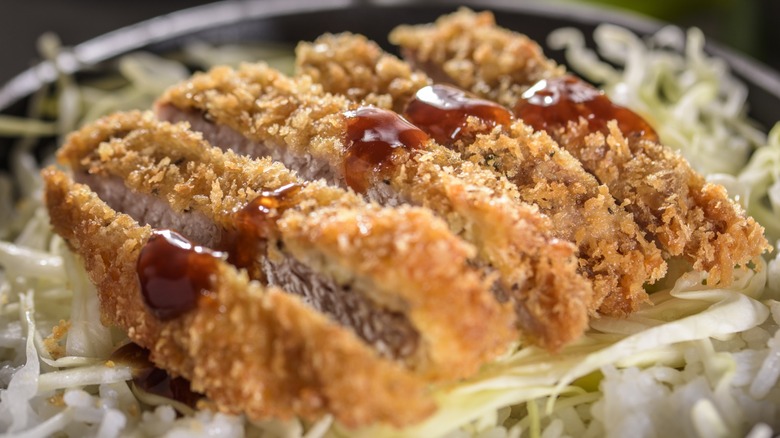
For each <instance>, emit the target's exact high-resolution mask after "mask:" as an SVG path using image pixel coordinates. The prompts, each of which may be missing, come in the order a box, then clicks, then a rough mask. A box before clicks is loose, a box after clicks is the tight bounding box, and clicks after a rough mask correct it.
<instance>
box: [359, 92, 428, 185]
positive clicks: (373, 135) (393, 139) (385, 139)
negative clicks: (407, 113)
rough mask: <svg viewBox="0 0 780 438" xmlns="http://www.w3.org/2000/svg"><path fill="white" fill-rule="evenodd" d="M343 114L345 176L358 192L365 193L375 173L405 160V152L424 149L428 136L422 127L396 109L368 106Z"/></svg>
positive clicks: (379, 172)
mask: <svg viewBox="0 0 780 438" xmlns="http://www.w3.org/2000/svg"><path fill="white" fill-rule="evenodd" d="M344 116H345V117H346V119H347V130H346V138H345V142H344V143H345V146H346V151H345V156H344V179H345V181H346V183H347V185H348V186H349V187H351V188H352V189H353V190H355V191H356V192H359V193H365V191H366V190H367V189H368V187H369V185H370V182H371V181H372V179H373V178H374V177H375V175H377V174H381V173H382V172H384V171H386V170H387V169H388V168H390V166H392V165H393V163H395V162H397V161H398V160H400V159H402V157H403V154H404V152H405V153H409V152H411V151H413V150H415V149H422V148H424V146H425V142H426V141H428V139H429V137H428V135H427V134H426V133H425V132H423V131H422V130H420V128H418V127H416V126H414V125H413V124H411V123H409V122H408V121H407V120H405V119H404V118H403V117H401V116H399V115H398V114H396V113H395V112H393V111H388V110H384V109H380V108H376V107H372V106H365V107H361V108H358V109H357V110H354V111H348V112H346V113H344Z"/></svg>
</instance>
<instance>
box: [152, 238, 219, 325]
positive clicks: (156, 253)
mask: <svg viewBox="0 0 780 438" xmlns="http://www.w3.org/2000/svg"><path fill="white" fill-rule="evenodd" d="M222 256H223V254H222V253H219V252H215V251H211V250H209V249H208V248H204V247H201V246H197V245H193V244H192V243H190V241H188V240H187V239H185V238H184V237H183V236H182V235H180V234H178V233H176V232H174V231H171V230H154V232H153V233H152V236H151V237H150V238H149V240H148V241H147V242H146V245H144V247H143V248H142V249H141V254H140V256H139V257H138V264H137V272H138V279H139V280H140V283H141V294H142V295H143V297H144V301H145V302H146V305H147V306H148V307H149V309H150V310H151V312H152V314H154V315H155V316H156V317H158V318H160V319H161V320H168V319H172V318H175V317H177V316H180V315H182V314H184V313H186V312H187V311H189V310H191V309H193V308H195V306H196V305H197V302H198V298H199V297H200V296H201V295H205V294H208V291H209V290H210V289H211V288H212V279H211V275H212V274H213V273H214V271H215V270H216V261H217V259H219V258H221V257H222Z"/></svg>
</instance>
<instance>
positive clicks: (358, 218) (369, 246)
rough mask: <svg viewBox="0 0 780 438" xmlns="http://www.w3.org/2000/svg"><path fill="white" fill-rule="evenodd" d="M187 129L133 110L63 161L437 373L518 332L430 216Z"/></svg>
mask: <svg viewBox="0 0 780 438" xmlns="http://www.w3.org/2000/svg"><path fill="white" fill-rule="evenodd" d="M187 128H188V127H187V125H186V124H178V125H174V124H170V123H166V122H160V121H158V120H157V119H155V118H154V117H153V116H152V114H151V113H139V112H133V113H121V114H117V115H114V116H109V117H107V118H104V119H102V120H99V121H97V122H95V123H93V124H91V125H88V126H86V127H85V128H83V129H81V130H80V131H78V132H76V133H74V134H72V135H71V136H70V137H69V139H68V142H67V143H66V145H65V146H63V148H62V149H61V150H60V152H59V159H60V160H61V161H62V162H64V163H66V164H68V165H69V166H71V168H72V169H73V171H74V174H75V178H76V179H77V180H80V181H83V182H85V183H87V184H88V185H89V186H90V187H92V189H93V190H94V191H95V192H97V193H98V194H99V195H100V196H101V197H102V199H104V200H105V201H106V202H107V203H108V204H109V205H111V206H112V207H113V208H114V209H116V210H118V211H122V212H126V213H127V214H129V215H130V216H132V217H133V218H134V219H136V220H137V221H139V222H142V223H148V224H150V225H152V226H154V227H157V228H162V227H165V228H173V229H175V230H177V231H179V232H180V233H181V234H182V235H184V237H186V238H188V239H191V240H192V241H193V242H194V243H196V244H199V245H204V246H208V247H210V248H215V249H218V250H221V251H225V252H227V253H228V255H229V258H228V261H230V262H232V263H234V264H235V265H237V266H239V267H245V268H247V270H248V272H249V276H250V278H252V279H257V280H260V281H262V282H266V283H270V284H273V285H278V286H280V287H282V288H283V289H285V290H287V291H289V292H291V293H295V294H298V295H300V296H302V297H303V299H304V301H305V302H307V303H309V304H310V305H311V306H312V307H313V308H315V309H317V310H319V311H321V312H323V313H325V314H327V315H328V316H329V317H331V318H332V319H333V320H334V321H336V322H338V323H340V324H342V325H344V326H347V327H349V328H350V329H352V330H353V331H354V332H355V333H356V334H357V335H358V336H359V337H360V338H362V339H363V340H364V341H365V342H367V343H368V344H370V345H371V346H372V347H373V348H375V349H376V351H377V352H378V353H379V354H380V355H382V356H383V357H387V358H390V359H394V360H399V361H402V362H403V363H405V364H406V366H407V367H408V368H409V369H411V370H413V371H414V372H416V373H419V374H420V375H421V376H423V377H425V378H427V379H432V380H438V379H455V378H461V377H464V376H468V375H469V374H472V373H474V372H475V371H476V370H477V369H478V367H479V366H480V365H481V364H482V363H484V362H486V361H489V360H491V359H493V358H494V357H495V356H497V355H498V354H501V353H503V352H505V351H506V350H507V348H508V346H509V344H510V343H511V342H512V340H513V339H515V338H516V334H515V332H514V330H513V322H514V314H513V313H512V311H511V308H510V307H509V306H508V305H502V304H500V303H498V301H497V300H496V299H495V297H494V296H493V294H492V293H491V290H490V284H489V283H488V282H487V281H485V280H484V279H483V277H484V275H483V274H482V273H481V272H480V271H478V270H477V269H475V268H474V267H472V266H471V265H470V262H469V260H470V258H471V257H472V256H473V253H474V250H473V248H472V247H471V246H470V245H468V244H466V243H465V242H463V241H462V240H461V239H459V238H457V237H456V236H454V235H452V233H451V232H450V231H449V229H448V228H447V226H446V224H445V223H444V222H443V221H441V220H439V219H438V218H436V217H435V216H433V215H432V214H431V213H430V212H428V211H427V210H424V209H421V208H417V207H402V208H382V207H379V206H378V205H376V204H370V203H367V202H365V201H364V200H363V199H362V198H361V197H359V196H357V195H355V194H354V193H350V192H347V191H344V190H341V189H338V188H335V187H327V186H325V185H324V184H322V183H321V182H313V183H308V182H305V181H301V180H299V179H298V178H297V177H296V176H295V174H294V173H292V172H290V171H289V170H287V169H286V168H284V166H282V165H281V164H279V163H271V162H270V161H269V160H268V159H264V160H253V159H250V158H249V157H243V156H237V155H235V154H234V153H232V152H227V153H225V152H222V151H221V150H219V149H217V148H213V147H211V146H210V145H209V144H208V143H207V142H205V141H204V140H203V139H202V137H201V136H200V134H196V133H193V132H191V131H189V130H188V129H187ZM192 218H197V219H196V220H192ZM194 223H196V224H198V226H197V227H196V226H192V225H188V224H194Z"/></svg>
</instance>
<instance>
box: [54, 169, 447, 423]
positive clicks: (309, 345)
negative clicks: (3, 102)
mask: <svg viewBox="0 0 780 438" xmlns="http://www.w3.org/2000/svg"><path fill="white" fill-rule="evenodd" d="M43 176H44V181H45V193H46V205H47V207H48V209H49V212H50V214H51V222H52V225H53V227H54V230H55V231H56V232H57V233H58V234H59V235H60V236H62V237H63V238H64V239H65V241H66V242H67V243H68V245H69V246H70V248H71V249H72V250H73V251H75V252H76V253H77V254H78V255H79V256H80V257H81V258H82V259H83V260H84V264H85V266H86V269H87V271H88V273H89V276H90V278H91V280H92V281H93V282H94V283H95V285H96V286H97V290H98V294H99V298H100V306H101V315H102V320H103V323H104V324H106V325H112V326H118V327H121V328H122V329H124V330H125V331H126V332H127V334H128V336H129V337H130V339H131V340H132V341H133V342H136V343H137V344H139V345H141V346H143V347H145V348H148V349H149V350H150V351H151V359H152V360H153V361H154V363H155V364H157V365H158V366H160V367H162V368H164V369H166V370H168V372H169V373H171V374H172V375H174V376H177V375H178V376H183V377H185V378H187V379H189V380H190V382H191V385H192V388H193V389H194V390H195V391H199V392H202V393H204V394H206V396H207V397H208V400H209V401H208V403H209V404H211V405H212V407H216V408H217V409H219V410H220V411H223V412H228V413H233V414H240V413H246V414H247V415H248V416H249V417H250V418H252V419H262V418H267V417H280V418H290V417H292V416H301V417H304V418H308V419H311V420H314V419H316V418H318V417H321V416H323V415H326V414H333V415H334V416H335V418H336V419H337V420H338V421H340V422H341V423H343V424H345V425H347V426H350V427H355V426H360V425H367V424H373V423H376V422H385V423H390V424H394V425H397V426H402V425H406V424H410V423H413V422H416V421H419V420H421V419H422V418H424V417H425V416H427V415H428V414H430V413H431V412H432V411H433V410H434V405H433V403H432V401H431V400H430V397H429V396H428V395H427V393H426V389H425V385H424V383H423V382H422V381H421V380H420V378H419V377H418V376H416V375H414V374H413V373H411V372H409V371H408V370H405V369H404V368H403V367H402V366H401V365H400V364H397V363H395V362H393V361H390V360H386V359H383V358H381V357H380V356H379V355H378V354H377V353H376V352H375V351H374V350H372V349H371V348H370V347H369V346H367V345H366V344H365V343H364V342H363V341H361V340H360V339H358V338H357V337H356V336H355V335H354V334H353V333H352V332H351V331H350V330H348V329H346V328H344V327H341V326H339V325H338V324H337V323H335V322H333V321H332V320H331V319H329V318H328V317H326V316H324V315H322V314H320V313H319V312H317V311H315V310H314V309H312V308H311V306H309V305H307V304H304V303H303V302H302V301H301V299H300V298H299V297H297V296H294V295H292V294H289V293H285V292H283V291H282V290H280V289H278V288H276V287H269V288H265V287H263V286H261V285H260V284H259V283H258V282H256V281H250V280H249V279H248V278H247V276H246V275H245V274H244V273H242V272H239V271H238V270H236V269H235V268H234V267H233V266H231V265H229V264H228V263H226V262H224V261H223V260H221V259H220V258H218V257H214V256H212V255H208V254H203V253H200V254H195V253H193V252H192V251H187V254H188V256H187V257H180V258H174V260H177V261H178V262H180V263H181V264H182V266H181V267H182V268H183V270H184V271H185V272H187V273H188V275H190V276H192V277H193V278H196V279H197V278H198V276H197V275H196V274H195V273H194V270H195V269H196V268H197V269H199V272H201V273H204V272H203V271H204V270H205V275H206V277H202V278H207V279H208V280H207V284H206V288H205V289H204V290H200V291H197V290H195V295H194V296H193V297H194V298H195V302H194V305H193V306H192V307H191V308H190V309H188V310H187V311H186V312H185V313H183V314H181V315H179V316H176V317H174V318H169V319H161V318H159V317H158V316H157V315H156V314H154V313H153V312H152V309H151V308H150V306H149V305H148V304H147V302H146V301H145V298H144V294H143V292H142V288H141V286H140V284H141V283H139V271H138V269H137V266H138V262H139V258H140V257H141V255H142V253H144V252H145V253H146V254H147V255H149V253H150V252H151V251H150V250H149V248H150V242H152V239H153V238H154V237H157V238H158V239H159V238H160V236H159V235H157V236H156V235H155V233H154V231H153V230H152V228H151V227H149V226H148V225H147V226H142V225H140V224H139V223H138V222H136V221H135V220H133V219H132V218H131V217H130V216H127V215H125V214H121V213H118V212H116V211H115V210H113V209H112V208H111V207H109V206H108V205H107V204H106V203H105V202H103V201H102V200H101V199H100V198H99V197H98V196H97V195H96V194H95V193H94V192H92V191H91V190H90V189H89V188H88V187H87V186H85V185H81V184H77V183H74V182H73V181H72V180H71V179H70V177H69V176H67V175H66V174H65V173H63V172H61V171H59V170H55V169H53V168H49V169H47V170H45V171H44V172H43ZM178 243H179V244H181V243H182V242H181V241H179V242H178ZM156 249H158V248H157V247H155V250H156ZM179 251H186V250H183V249H181V248H179ZM193 254H194V255H193ZM169 267H170V265H169ZM190 292H192V290H190ZM453 365H455V364H453ZM367 394H369V395H370V396H366V395H367Z"/></svg>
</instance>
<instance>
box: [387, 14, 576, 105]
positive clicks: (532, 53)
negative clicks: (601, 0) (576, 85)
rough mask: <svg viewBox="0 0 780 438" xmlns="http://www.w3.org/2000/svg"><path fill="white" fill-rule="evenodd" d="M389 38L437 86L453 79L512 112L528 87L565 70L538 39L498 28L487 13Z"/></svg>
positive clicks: (400, 30) (407, 28) (450, 18)
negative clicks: (516, 101) (436, 82)
mask: <svg viewBox="0 0 780 438" xmlns="http://www.w3.org/2000/svg"><path fill="white" fill-rule="evenodd" d="M388 39H389V40H390V42H391V43H393V44H395V45H397V46H400V47H401V50H402V54H403V55H404V58H406V59H408V60H409V61H410V62H412V63H414V64H415V66H416V67H419V68H420V69H421V70H423V71H425V72H426V73H428V75H429V76H431V77H433V78H434V79H436V80H437V81H438V82H445V80H447V81H450V83H454V84H456V85H457V86H459V87H461V88H463V89H464V90H470V91H471V92H473V93H476V94H479V95H481V96H484V97H486V98H488V99H490V100H494V101H496V102H498V103H500V104H502V105H504V106H508V107H510V108H511V107H513V105H514V104H515V99H516V97H519V96H520V95H521V94H522V93H523V92H525V90H527V89H528V87H529V86H531V85H533V84H534V83H536V82H538V81H540V80H542V79H547V78H550V77H557V76H561V75H563V74H564V72H565V69H564V67H562V66H558V65H556V64H555V62H554V61H552V60H550V59H547V58H546V57H545V56H544V53H543V52H542V48H541V47H539V44H537V43H536V42H535V41H534V40H532V39H530V38H528V37H527V36H525V35H522V34H518V33H514V32H510V31H509V30H506V29H502V28H500V27H498V26H496V21H495V18H494V17H493V14H492V13H491V12H488V11H485V12H480V13H475V12H473V11H471V10H469V9H466V8H461V9H459V10H458V11H457V12H455V13H452V14H449V15H443V16H441V17H439V18H438V19H437V20H436V22H435V23H431V24H424V25H404V26H398V27H397V28H395V29H394V30H393V31H392V32H391V33H390V36H389V37H388Z"/></svg>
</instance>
